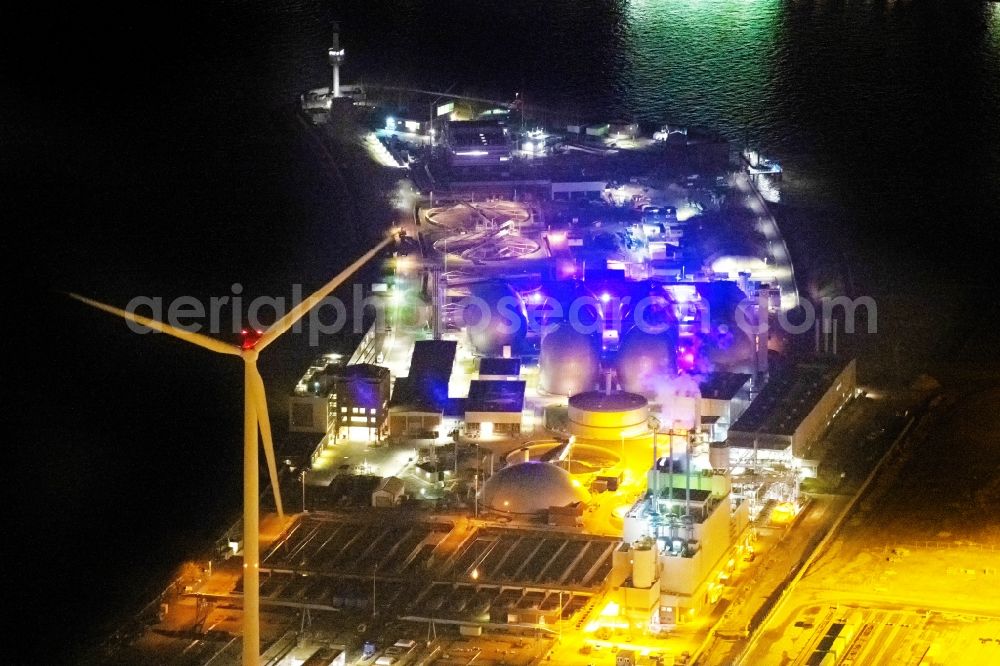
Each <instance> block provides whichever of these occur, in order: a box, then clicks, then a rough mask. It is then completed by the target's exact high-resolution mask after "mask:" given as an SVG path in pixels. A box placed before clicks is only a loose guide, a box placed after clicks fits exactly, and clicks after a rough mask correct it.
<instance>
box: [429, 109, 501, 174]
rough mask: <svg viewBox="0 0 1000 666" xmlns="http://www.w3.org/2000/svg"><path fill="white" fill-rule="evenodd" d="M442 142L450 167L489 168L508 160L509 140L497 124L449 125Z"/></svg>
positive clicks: (489, 121) (464, 122) (454, 122)
mask: <svg viewBox="0 0 1000 666" xmlns="http://www.w3.org/2000/svg"><path fill="white" fill-rule="evenodd" d="M444 140H445V145H446V146H447V148H448V158H449V161H450V162H451V165H452V166H456V167H463V166H492V165H500V164H502V163H505V162H507V161H509V160H510V152H511V138H510V137H509V136H508V130H507V127H506V125H505V124H504V123H503V122H502V121H500V120H467V121H451V122H449V123H448V124H447V125H446V132H445V137H444Z"/></svg>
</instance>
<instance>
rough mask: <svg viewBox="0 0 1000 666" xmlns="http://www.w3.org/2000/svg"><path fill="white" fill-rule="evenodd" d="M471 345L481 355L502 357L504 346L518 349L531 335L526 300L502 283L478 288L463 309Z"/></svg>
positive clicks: (479, 285) (494, 281)
mask: <svg viewBox="0 0 1000 666" xmlns="http://www.w3.org/2000/svg"><path fill="white" fill-rule="evenodd" d="M462 324H463V325H464V326H465V327H466V332H467V334H468V336H469V343H470V344H471V345H472V347H473V349H474V350H475V352H476V353H477V354H479V355H480V356H499V355H501V354H502V353H503V348H504V347H507V346H509V347H511V348H512V350H515V351H516V350H517V348H518V347H519V346H520V344H521V342H522V341H523V340H524V337H525V335H526V334H527V332H528V320H527V317H526V315H525V311H524V301H522V300H521V297H520V296H519V295H518V293H517V292H516V291H514V289H513V287H511V286H510V285H509V284H507V283H506V282H502V281H500V280H490V281H488V282H483V283H480V284H477V285H475V286H474V287H473V288H472V293H471V295H470V297H469V299H468V300H467V301H466V303H465V307H464V308H463V310H462Z"/></svg>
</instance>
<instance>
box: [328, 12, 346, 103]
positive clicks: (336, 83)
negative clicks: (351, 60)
mask: <svg viewBox="0 0 1000 666" xmlns="http://www.w3.org/2000/svg"><path fill="white" fill-rule="evenodd" d="M326 55H327V58H328V59H329V60H330V66H331V67H333V85H331V86H330V94H331V95H333V96H334V97H340V63H342V62H344V49H342V48H340V25H339V24H338V23H337V22H336V21H334V22H333V43H332V44H331V45H330V49H329V50H328V51H327V52H326Z"/></svg>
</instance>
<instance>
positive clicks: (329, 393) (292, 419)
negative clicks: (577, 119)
mask: <svg viewBox="0 0 1000 666" xmlns="http://www.w3.org/2000/svg"><path fill="white" fill-rule="evenodd" d="M300 384H303V385H304V387H305V390H301V391H296V392H295V393H294V394H293V395H292V396H290V397H289V400H288V402H289V409H288V420H289V423H288V427H289V430H290V431H291V432H315V433H323V434H328V435H329V436H330V437H331V438H333V439H334V440H336V439H339V438H341V437H351V438H353V439H368V440H378V439H381V437H382V435H383V426H384V424H385V420H386V415H387V409H388V405H389V384H390V375H389V370H388V369H387V368H383V367H381V366H378V365H371V364H367V363H359V364H355V365H337V364H330V365H327V366H326V367H325V368H323V369H321V370H319V371H318V372H314V373H312V374H311V376H310V378H309V380H308V381H306V382H304V383H300Z"/></svg>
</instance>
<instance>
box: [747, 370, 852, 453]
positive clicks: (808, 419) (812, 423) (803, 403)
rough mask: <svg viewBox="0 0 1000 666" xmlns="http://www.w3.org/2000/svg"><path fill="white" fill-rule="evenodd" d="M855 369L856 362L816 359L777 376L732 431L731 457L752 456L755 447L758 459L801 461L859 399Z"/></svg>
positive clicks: (770, 381) (748, 408)
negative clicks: (853, 400)
mask: <svg viewBox="0 0 1000 666" xmlns="http://www.w3.org/2000/svg"><path fill="white" fill-rule="evenodd" d="M856 368H857V364H856V362H855V360H854V359H853V358H850V359H845V358H839V357H832V356H825V357H822V356H817V357H815V358H813V359H811V360H809V361H804V362H800V363H797V364H795V365H794V366H792V367H789V368H786V369H785V370H782V371H780V372H778V373H775V374H774V375H772V376H771V378H770V380H769V381H768V383H767V385H766V386H765V387H764V390H763V391H761V392H760V394H759V395H758V396H757V397H756V398H755V399H754V401H753V402H752V403H751V404H750V406H749V407H747V409H746V411H745V412H743V414H742V415H741V416H740V417H739V419H737V421H736V422H735V423H734V424H733V425H732V426H731V427H730V428H729V437H728V442H729V449H730V457H731V458H732V457H733V456H741V457H743V458H747V457H748V456H752V455H753V453H752V452H753V451H754V450H755V449H756V451H757V456H758V459H760V458H765V459H767V458H772V459H782V460H784V459H786V458H787V459H788V462H791V458H793V457H794V458H801V457H802V455H803V452H804V450H805V447H806V446H807V445H808V444H810V443H812V442H814V441H816V440H817V439H818V438H819V437H820V436H822V434H823V432H824V431H825V430H826V428H827V427H828V426H829V425H830V422H831V421H832V420H833V417H834V416H835V415H836V413H837V412H838V411H839V410H840V408H841V407H843V406H844V404H845V403H846V402H847V401H848V400H850V399H851V398H852V397H853V396H854V394H855V392H856V389H857V369H856ZM740 451H742V453H740ZM731 462H732V463H733V464H737V463H736V462H735V461H732V460H731Z"/></svg>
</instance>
